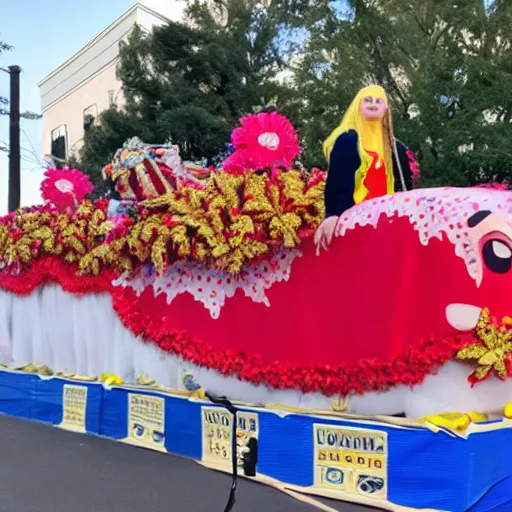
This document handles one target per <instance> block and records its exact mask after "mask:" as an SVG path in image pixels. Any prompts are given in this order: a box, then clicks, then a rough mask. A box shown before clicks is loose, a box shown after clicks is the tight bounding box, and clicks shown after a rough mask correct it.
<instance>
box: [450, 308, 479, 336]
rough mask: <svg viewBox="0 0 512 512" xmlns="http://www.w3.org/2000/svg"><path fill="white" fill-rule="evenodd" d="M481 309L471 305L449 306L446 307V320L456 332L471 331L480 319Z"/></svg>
mask: <svg viewBox="0 0 512 512" xmlns="http://www.w3.org/2000/svg"><path fill="white" fill-rule="evenodd" d="M481 313H482V308H479V307H477V306H472V305H471V304H449V305H448V306H447V307H446V320H447V321H448V323H449V324H450V325H451V326H452V327H453V328H454V329H457V330H458V331H462V332H465V331H472V330H473V329H474V328H475V327H476V325H477V323H478V320H479V318H480V314H481Z"/></svg>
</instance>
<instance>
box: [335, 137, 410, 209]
mask: <svg viewBox="0 0 512 512" xmlns="http://www.w3.org/2000/svg"><path fill="white" fill-rule="evenodd" d="M396 148H397V151H396V153H398V159H399V161H400V164H401V167H402V172H403V176H404V181H405V188H406V190H412V188H413V174H412V171H411V167H410V163H409V157H408V156H407V147H406V146H405V145H404V144H402V143H401V142H400V141H399V140H397V141H396ZM360 165H361V157H360V156H359V152H358V135H357V132H355V131H354V130H350V131H349V132H346V133H342V134H341V135H340V136H339V137H338V138H337V139H336V142H335V143H334V147H333V148H332V151H331V155H330V158H329V172H328V173H327V183H326V186H325V216H326V217H333V216H336V217H339V216H340V215H341V214H342V213H343V212H344V211H345V210H348V209H349V208H351V207H352V206H354V188H355V175H356V171H357V169H359V167H360ZM393 172H394V174H395V192H401V191H402V190H403V187H402V179H401V178H400V172H399V167H398V164H397V154H395V151H394V150H393Z"/></svg>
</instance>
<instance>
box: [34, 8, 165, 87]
mask: <svg viewBox="0 0 512 512" xmlns="http://www.w3.org/2000/svg"><path fill="white" fill-rule="evenodd" d="M139 9H141V10H143V11H146V12H147V13H148V14H152V15H153V16H155V17H157V18H160V20H162V21H167V22H168V21H169V19H168V18H166V17H165V16H164V15H162V14H160V13H158V12H156V11H154V10H153V9H151V8H149V7H147V6H145V5H143V4H141V3H139V1H137V2H136V3H135V5H133V6H132V7H130V8H129V9H128V10H127V11H126V12H125V13H124V14H122V15H121V16H120V17H119V18H117V20H115V21H114V22H113V23H111V24H110V25H109V26H108V27H107V28H106V29H105V30H103V31H102V32H100V33H99V34H98V35H97V36H96V37H95V38H93V39H91V40H90V41H89V42H88V43H87V44H86V45H85V46H84V47H82V48H81V49H80V50H78V51H77V52H76V53H75V54H74V55H73V56H71V57H70V58H69V59H68V60H66V61H65V62H64V63H62V64H61V65H60V66H59V67H58V68H57V69H55V70H53V71H52V72H51V73H49V74H48V75H46V76H45V77H44V78H43V79H42V80H41V81H40V82H39V83H38V84H37V86H38V87H41V86H42V85H44V84H45V83H46V82H48V80H50V79H51V78H53V77H54V76H55V75H56V74H57V73H59V72H60V71H62V69H64V68H65V67H67V66H69V64H71V63H72V62H73V61H74V60H76V59H78V58H79V57H80V56H81V55H83V54H84V53H85V52H86V51H87V50H88V49H89V48H91V47H92V46H94V45H95V44H96V43H98V42H99V41H101V40H102V39H103V38H104V37H106V35H107V34H109V33H110V32H112V30H114V28H116V27H117V26H118V25H120V24H121V23H122V22H123V21H124V20H126V18H129V17H130V16H131V15H132V14H133V13H134V12H137V10H139Z"/></svg>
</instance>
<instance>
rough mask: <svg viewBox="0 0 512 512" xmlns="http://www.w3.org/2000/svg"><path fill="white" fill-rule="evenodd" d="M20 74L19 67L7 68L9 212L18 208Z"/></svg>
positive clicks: (19, 177) (19, 192) (19, 187)
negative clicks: (9, 95) (8, 101)
mask: <svg viewBox="0 0 512 512" xmlns="http://www.w3.org/2000/svg"><path fill="white" fill-rule="evenodd" d="M20 73H21V68H20V67H19V66H9V75H10V77H11V97H10V106H11V109H10V113H9V120H10V123H9V211H10V212H13V211H15V210H17V209H18V208H19V207H20V200H21V176H20V167H21V155H20Z"/></svg>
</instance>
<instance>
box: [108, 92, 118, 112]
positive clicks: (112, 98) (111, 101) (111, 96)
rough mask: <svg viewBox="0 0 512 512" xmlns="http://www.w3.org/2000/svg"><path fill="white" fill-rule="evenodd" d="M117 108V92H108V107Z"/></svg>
mask: <svg viewBox="0 0 512 512" xmlns="http://www.w3.org/2000/svg"><path fill="white" fill-rule="evenodd" d="M115 106H116V91H108V107H109V108H112V107H115Z"/></svg>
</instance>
